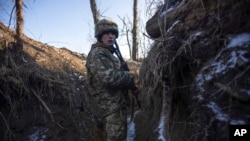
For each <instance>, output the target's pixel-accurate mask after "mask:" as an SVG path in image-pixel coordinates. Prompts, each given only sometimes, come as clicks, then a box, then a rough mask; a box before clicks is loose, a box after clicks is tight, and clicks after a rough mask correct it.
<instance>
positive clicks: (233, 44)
mask: <svg viewBox="0 0 250 141" xmlns="http://www.w3.org/2000/svg"><path fill="white" fill-rule="evenodd" d="M171 2H173V1H171ZM175 2H176V3H171V4H172V5H168V4H167V3H165V4H164V5H163V6H162V7H161V8H160V9H159V10H158V11H157V12H156V14H155V15H154V16H153V17H152V18H151V19H149V21H148V22H147V27H146V28H147V32H148V34H149V35H150V36H151V37H152V38H154V39H155V42H154V44H153V45H152V47H151V50H150V52H149V54H148V56H147V58H146V59H145V61H144V62H143V64H142V66H141V70H140V81H141V82H142V93H141V94H140V96H139V98H140V100H141V105H142V110H141V111H140V112H139V114H138V116H137V118H136V121H137V122H136V129H137V130H136V140H138V141H141V140H148V141H155V140H169V139H170V140H174V141H183V140H192V141H201V140H204V141H208V140H229V126H230V125H241V124H250V118H249V114H250V110H249V109H250V104H249V101H250V94H249V91H250V87H249V86H250V84H249V79H250V75H249V74H250V67H249V66H250V19H249V18H248V17H249V15H250V8H249V7H250V2H248V1H236V0H227V1H223V0H218V1H213V0H207V1H200V0H182V1H175Z"/></svg>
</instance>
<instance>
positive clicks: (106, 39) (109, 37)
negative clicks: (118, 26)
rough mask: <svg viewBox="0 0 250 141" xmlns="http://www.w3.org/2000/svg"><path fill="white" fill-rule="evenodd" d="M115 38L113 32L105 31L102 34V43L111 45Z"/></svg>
mask: <svg viewBox="0 0 250 141" xmlns="http://www.w3.org/2000/svg"><path fill="white" fill-rule="evenodd" d="M115 39H116V36H115V34H114V33H112V32H106V33H104V34H103V35H102V39H101V40H102V43H103V44H105V45H107V46H111V45H113V44H114V42H115Z"/></svg>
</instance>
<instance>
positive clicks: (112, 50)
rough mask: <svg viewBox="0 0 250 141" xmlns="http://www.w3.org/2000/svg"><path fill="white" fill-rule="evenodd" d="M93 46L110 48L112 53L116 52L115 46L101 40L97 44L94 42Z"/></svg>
mask: <svg viewBox="0 0 250 141" xmlns="http://www.w3.org/2000/svg"><path fill="white" fill-rule="evenodd" d="M91 47H92V48H96V47H102V48H105V49H108V50H109V51H110V52H111V53H112V54H113V53H114V52H115V48H114V47H113V46H107V45H105V44H103V43H101V42H96V43H95V44H92V46H91Z"/></svg>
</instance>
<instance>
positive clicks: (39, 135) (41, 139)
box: [29, 128, 49, 141]
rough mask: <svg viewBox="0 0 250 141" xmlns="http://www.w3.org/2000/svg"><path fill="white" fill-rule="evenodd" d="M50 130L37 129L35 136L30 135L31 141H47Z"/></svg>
mask: <svg viewBox="0 0 250 141" xmlns="http://www.w3.org/2000/svg"><path fill="white" fill-rule="evenodd" d="M48 130H49V129H48V128H42V129H37V130H36V131H35V132H34V133H33V134H31V135H29V139H30V141H45V140H46V133H47V132H48Z"/></svg>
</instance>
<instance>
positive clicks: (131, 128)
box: [127, 111, 139, 141]
mask: <svg viewBox="0 0 250 141" xmlns="http://www.w3.org/2000/svg"><path fill="white" fill-rule="evenodd" d="M138 113H139V111H136V112H135V114H134V119H135V117H136V115H137V114H138ZM130 119H131V117H130V116H128V118H127V123H128V131H127V141H134V139H135V123H134V120H133V121H131V122H130Z"/></svg>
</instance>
